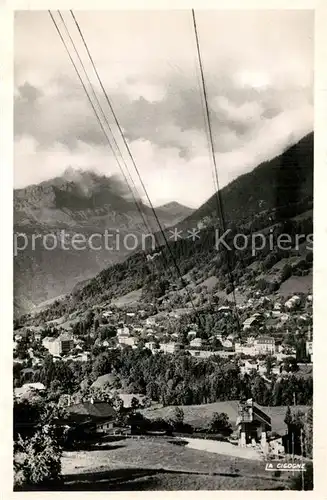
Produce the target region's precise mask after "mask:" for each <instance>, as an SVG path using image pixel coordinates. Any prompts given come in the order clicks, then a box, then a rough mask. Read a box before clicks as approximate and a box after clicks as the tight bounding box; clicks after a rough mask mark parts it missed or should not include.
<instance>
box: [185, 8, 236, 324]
mask: <svg viewBox="0 0 327 500" xmlns="http://www.w3.org/2000/svg"><path fill="white" fill-rule="evenodd" d="M192 19H193V27H194V33H195V42H196V49H197V54H198V61H199V67H200V74H201V82H202V90H203V97H204V103H205V112H206V120H207V126H208V129H207V130H208V133H209V142H210V151H211V156H212V162H213V167H214V178H215V181H216V182H215V184H216V186H217V187H218V190H217V191H216V194H215V197H216V203H217V212H218V213H217V216H218V218H219V222H220V225H221V228H222V231H223V233H224V232H225V230H226V229H225V228H226V223H225V216H224V211H223V204H222V200H221V193H220V185H219V177H218V168H217V163H216V155H215V148H214V141H213V134H212V128H211V121H210V110H209V105H208V95H207V88H206V83H205V79H204V71H203V64H202V58H201V51H200V42H199V36H198V30H197V24H196V19H195V12H194V9H192ZM227 252H228V251H227ZM227 265H228V274H229V279H230V282H231V285H232V288H233V289H232V293H233V301H234V304H235V312H236V316H237V323H238V328H239V330H240V329H241V326H240V320H239V315H238V310H237V303H236V295H235V285H234V280H233V275H232V272H231V266H230V259H229V253H227Z"/></svg>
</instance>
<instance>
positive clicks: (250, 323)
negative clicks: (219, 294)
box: [243, 313, 262, 330]
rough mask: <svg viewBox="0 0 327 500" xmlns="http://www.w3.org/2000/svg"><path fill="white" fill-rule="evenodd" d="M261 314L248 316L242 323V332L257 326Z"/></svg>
mask: <svg viewBox="0 0 327 500" xmlns="http://www.w3.org/2000/svg"><path fill="white" fill-rule="evenodd" d="M261 319H262V318H261V314H259V313H256V314H253V315H252V316H250V318H247V319H246V320H245V321H244V323H243V330H248V329H249V328H252V327H254V326H257V325H259V323H260V322H261Z"/></svg>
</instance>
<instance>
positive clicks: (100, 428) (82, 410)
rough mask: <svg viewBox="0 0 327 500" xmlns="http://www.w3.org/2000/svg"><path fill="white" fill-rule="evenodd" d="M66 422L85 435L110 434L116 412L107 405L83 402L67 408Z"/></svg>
mask: <svg viewBox="0 0 327 500" xmlns="http://www.w3.org/2000/svg"><path fill="white" fill-rule="evenodd" d="M66 413H67V418H66V422H67V423H68V424H69V425H70V427H75V428H76V427H79V428H82V429H83V431H84V432H85V433H87V434H94V433H95V434H98V433H101V434H102V433H110V432H111V431H112V430H113V427H114V421H115V418H116V412H115V410H114V409H113V407H112V406H111V405H110V404H109V403H104V402H94V401H93V400H91V401H90V402H83V403H78V404H73V405H70V406H67V408H66Z"/></svg>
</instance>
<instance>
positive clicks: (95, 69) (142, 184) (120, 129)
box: [70, 10, 198, 314]
mask: <svg viewBox="0 0 327 500" xmlns="http://www.w3.org/2000/svg"><path fill="white" fill-rule="evenodd" d="M70 14H71V16H72V18H73V19H74V22H75V24H76V27H77V29H78V31H79V33H80V36H81V38H82V41H83V44H84V47H85V49H86V51H87V53H88V56H89V59H90V61H91V64H92V67H93V69H94V72H95V74H96V76H97V79H98V81H99V84H100V86H101V89H102V90H103V92H104V95H105V97H106V101H107V103H108V106H109V108H110V110H111V112H112V115H113V117H114V120H115V123H116V126H117V128H118V130H119V133H120V134H121V137H122V140H123V142H124V145H125V148H126V150H127V152H128V155H129V157H130V159H131V161H132V163H133V166H134V169H135V171H136V173H137V176H138V179H139V181H140V183H141V186H142V188H143V190H144V193H145V195H146V198H147V200H148V203H149V205H150V207H151V210H152V213H153V215H154V217H155V220H156V222H157V224H158V227H159V230H160V232H161V234H162V237H163V240H164V243H165V245H166V247H167V250H168V252H169V254H170V257H171V259H172V262H173V264H174V267H175V268H176V270H177V274H178V276H179V278H180V280H181V283H182V285H183V286H184V287H186V283H185V280H184V278H183V276H182V273H181V271H180V269H179V266H178V263H177V261H176V259H175V256H174V254H173V252H172V250H171V247H170V245H169V243H168V240H167V237H166V235H165V232H164V230H163V228H162V225H161V222H160V220H159V218H158V215H157V213H156V210H155V208H154V206H153V204H152V202H151V199H150V197H149V194H148V191H147V189H146V187H145V184H144V182H143V179H142V176H141V174H140V172H139V169H138V167H137V165H136V162H135V160H134V157H133V155H132V152H131V150H130V147H129V145H128V143H127V140H126V138H125V136H124V133H123V131H122V128H121V126H120V124H119V121H118V118H117V116H116V113H115V111H114V109H113V106H112V103H111V101H110V99H109V97H108V94H107V92H106V90H105V88H104V86H103V83H102V81H101V78H100V75H99V73H98V70H97V68H96V66H95V63H94V60H93V58H92V55H91V53H90V51H89V48H88V45H87V43H86V40H85V38H84V35H83V33H82V30H81V28H80V25H79V23H78V21H77V19H76V17H75V15H74V13H73V11H72V10H70ZM186 290H187V292H188V289H187V287H186ZM188 295H189V299H190V303H191V305H192V308H193V310H194V311H195V314H198V313H197V312H196V309H195V306H194V303H193V300H192V297H191V295H190V293H189V292H188Z"/></svg>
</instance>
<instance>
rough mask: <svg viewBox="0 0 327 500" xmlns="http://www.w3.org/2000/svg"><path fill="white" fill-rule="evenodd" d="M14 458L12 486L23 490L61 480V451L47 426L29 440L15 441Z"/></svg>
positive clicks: (19, 439) (20, 439)
mask: <svg viewBox="0 0 327 500" xmlns="http://www.w3.org/2000/svg"><path fill="white" fill-rule="evenodd" d="M16 449H17V451H16V453H15V457H14V486H15V488H16V489H25V488H26V487H31V486H35V485H37V486H41V485H48V484H49V483H54V482H58V481H59V480H60V479H61V455H62V449H61V447H60V446H58V444H57V441H56V440H55V439H54V438H53V437H52V435H51V433H50V430H49V428H48V426H44V428H43V429H42V430H40V431H37V432H36V433H35V434H34V436H32V437H31V438H27V439H23V438H22V437H21V436H20V437H19V438H18V441H17V448H16Z"/></svg>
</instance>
